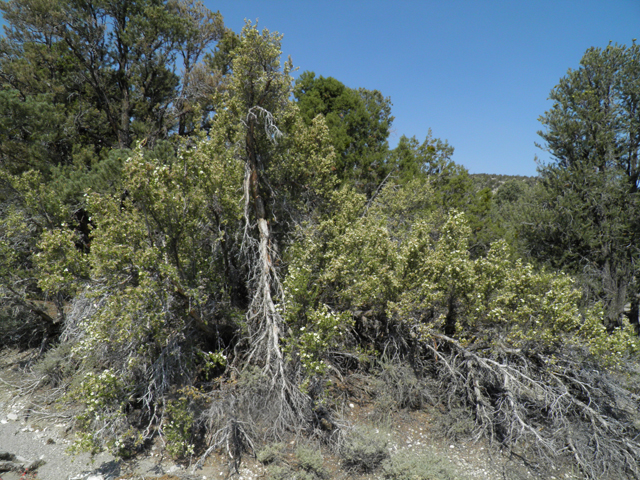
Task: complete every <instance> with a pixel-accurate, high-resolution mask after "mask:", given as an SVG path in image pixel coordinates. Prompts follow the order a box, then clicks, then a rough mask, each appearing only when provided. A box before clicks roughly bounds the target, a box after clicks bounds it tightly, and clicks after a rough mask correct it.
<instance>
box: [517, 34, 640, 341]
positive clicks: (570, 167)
mask: <svg viewBox="0 0 640 480" xmlns="http://www.w3.org/2000/svg"><path fill="white" fill-rule="evenodd" d="M638 71H640V46H638V45H636V44H635V43H634V44H632V45H631V46H629V47H626V46H619V45H609V46H607V47H606V48H604V49H600V48H590V49H589V50H587V52H586V53H585V54H584V56H583V58H582V60H581V62H580V68H578V69H577V70H570V71H569V72H568V73H567V75H566V76H564V77H563V78H562V79H560V82H559V83H558V85H557V86H556V87H555V88H554V89H553V90H552V92H551V95H550V98H551V100H552V101H553V102H554V103H553V106H552V107H551V108H550V109H549V111H547V112H545V114H544V115H543V116H542V117H541V118H540V121H541V122H542V124H543V126H544V130H543V131H541V132H539V134H540V136H541V137H542V139H543V140H544V148H545V149H546V150H547V151H548V152H549V153H550V154H551V155H552V158H553V161H552V162H551V163H549V164H547V165H543V166H542V167H541V168H540V175H541V183H542V184H541V185H540V187H539V188H538V189H536V192H535V197H534V198H533V199H532V203H533V205H534V210H533V211H530V212H526V213H528V214H529V215H528V216H526V217H524V218H522V219H521V221H522V224H521V226H520V228H519V233H520V236H521V238H522V239H523V240H524V242H525V248H526V249H527V250H529V251H530V252H531V254H532V255H533V256H534V257H535V258H536V259H538V260H539V261H541V262H543V263H547V264H550V265H552V266H553V267H554V268H563V269H565V270H567V271H570V272H572V273H575V274H579V275H580V278H581V281H582V284H583V286H584V288H585V291H586V294H587V301H588V302H590V303H594V302H596V301H602V302H603V305H604V308H605V316H606V324H607V326H608V328H609V329H612V328H614V327H615V326H617V325H620V322H621V320H620V318H621V315H622V314H623V312H625V305H626V304H627V303H631V308H630V311H627V312H626V313H627V315H628V317H629V318H630V319H631V321H632V322H633V323H637V322H638V298H637V295H636V294H637V291H638V284H637V261H636V259H637V257H638V249H637V246H638V244H639V242H638V234H639V233H640V232H639V231H638V228H637V221H636V218H635V214H634V213H633V212H635V211H636V210H637V204H638V198H639V197H638V186H639V184H638V178H639V173H640V166H639V164H638V154H639V152H640V144H639V143H638V140H637V139H638V135H639V132H640V124H639V123H638V120H637V112H638V108H639V104H638V102H639V101H640V100H639V99H640V95H639V92H640V87H639V85H638V82H637V78H638Z"/></svg>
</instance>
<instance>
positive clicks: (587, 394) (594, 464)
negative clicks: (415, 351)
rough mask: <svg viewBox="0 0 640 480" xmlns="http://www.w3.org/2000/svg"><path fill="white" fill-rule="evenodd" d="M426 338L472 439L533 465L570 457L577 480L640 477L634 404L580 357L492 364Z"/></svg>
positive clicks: (528, 357) (512, 358)
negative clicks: (470, 424) (581, 478)
mask: <svg viewBox="0 0 640 480" xmlns="http://www.w3.org/2000/svg"><path fill="white" fill-rule="evenodd" d="M430 337H431V338H432V339H435V340H436V341H437V342H438V343H439V344H440V345H439V348H437V350H436V347H435V346H434V345H433V343H432V342H431V340H430V341H427V342H424V345H423V346H424V348H425V349H426V350H427V351H430V352H431V354H432V355H433V359H434V361H435V362H436V364H437V367H438V373H437V374H438V377H439V379H440V382H441V383H440V385H441V389H442V390H441V391H442V393H443V398H444V399H445V401H446V402H447V403H448V404H449V406H453V405H454V404H455V403H456V402H457V403H458V404H459V403H460V400H461V399H463V400H462V403H463V404H466V405H468V406H472V407H473V408H474V409H475V417H476V424H477V432H476V433H477V436H478V437H479V436H485V437H487V438H490V439H492V440H495V441H498V442H500V443H501V444H502V445H503V446H505V447H507V448H508V449H510V450H512V451H514V452H519V453H520V454H521V455H527V454H530V453H534V454H535V456H536V457H537V458H538V459H539V461H540V465H539V466H542V465H544V464H545V463H548V464H550V463H552V462H553V461H554V460H555V459H558V458H559V457H562V456H571V457H573V459H574V461H575V463H576V464H577V465H578V466H579V467H580V469H581V470H582V472H583V474H584V475H585V478H590V479H596V478H613V477H616V478H625V477H626V478H639V477H640V464H639V461H638V458H640V442H638V435H639V434H640V431H638V429H637V428H636V427H635V426H634V421H635V422H637V420H638V419H639V418H640V415H639V413H640V412H639V411H638V403H637V401H634V396H633V394H632V393H631V392H628V391H625V390H623V389H621V388H620V387H615V382H614V381H613V380H612V379H611V378H610V377H609V376H608V375H607V374H606V373H604V372H600V371H598V370H595V369H593V368H590V367H591V366H590V365H589V364H587V363H583V364H580V363H578V362H579V360H577V359H578V358H579V357H580V355H579V354H580V353H581V352H577V351H571V352H567V354H566V355H565V356H557V355H556V357H555V358H554V359H552V358H545V357H544V356H543V355H541V354H540V353H530V354H526V353H522V352H521V353H519V354H517V355H513V354H511V355H509V354H505V355H504V356H502V357H501V358H500V359H497V358H491V357H489V356H482V355H480V354H478V353H476V352H474V351H472V350H471V349H470V348H467V347H464V346H462V345H461V344H460V343H459V342H457V341H456V340H454V339H452V338H450V337H447V336H445V335H439V334H431V335H430ZM614 388H615V389H617V391H615V392H614ZM622 404H624V405H625V407H623V408H621V405H622Z"/></svg>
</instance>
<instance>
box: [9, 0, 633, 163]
mask: <svg viewBox="0 0 640 480" xmlns="http://www.w3.org/2000/svg"><path fill="white" fill-rule="evenodd" d="M204 4H205V5H206V6H207V7H208V8H210V9H211V10H214V11H215V10H219V11H220V13H222V15H223V16H224V20H225V24H226V25H227V26H228V27H229V28H231V29H233V30H234V31H236V32H239V31H240V30H241V28H242V26H243V25H244V19H245V18H246V19H250V20H252V21H254V22H255V21H256V19H258V20H259V27H261V28H268V29H269V30H271V31H278V32H280V33H282V34H284V39H283V45H282V47H283V48H282V49H283V54H284V55H285V57H286V56H287V55H291V57H292V59H293V62H294V65H296V66H298V67H299V68H300V70H299V71H298V72H297V73H298V74H299V73H301V72H303V71H305V70H312V71H314V72H315V73H316V74H317V75H323V76H325V77H327V76H332V77H335V78H337V79H338V80H340V81H341V82H343V83H345V84H346V85H347V86H349V87H352V88H358V87H364V88H368V89H377V90H380V91H381V92H382V93H383V94H384V95H385V96H388V97H390V98H391V101H392V103H393V115H394V116H395V121H394V124H393V132H392V135H391V138H390V144H391V145H392V146H394V145H395V144H396V143H397V141H398V138H400V136H401V135H403V134H404V135H407V136H414V135H415V136H416V137H417V138H418V139H419V140H423V139H424V137H425V136H426V135H427V132H428V130H429V128H431V129H432V131H433V134H434V136H435V137H440V138H443V139H446V140H448V141H449V143H450V144H451V145H453V146H454V147H455V153H454V157H453V159H454V160H455V161H456V162H457V163H459V164H462V165H464V166H465V167H466V168H468V169H469V171H470V172H471V173H499V174H508V175H535V174H536V164H535V162H534V157H535V156H536V155H538V157H540V159H542V160H543V161H546V160H548V158H549V157H548V156H547V154H546V153H545V152H544V151H542V150H540V149H538V148H536V147H535V145H534V144H535V142H536V141H538V138H539V137H538V135H537V131H538V130H539V129H540V128H541V126H540V123H539V122H538V117H539V116H540V115H542V114H543V113H544V112H545V110H546V109H548V108H549V106H550V103H549V102H548V101H547V97H548V95H549V92H550V91H551V89H552V88H553V87H554V85H556V84H557V83H558V80H559V79H560V78H561V77H562V76H563V75H564V74H565V73H566V72H567V69H568V68H577V67H578V66H579V62H580V58H581V57H582V55H583V54H584V52H585V51H586V50H587V48H589V47H591V46H597V47H606V45H607V44H608V42H609V41H612V42H614V43H619V44H627V45H628V44H631V40H632V39H633V38H636V37H637V38H640V0H439V1H436V0H413V1H409V0H395V1H390V0H358V1H356V0H341V1H336V0H322V1H311V0H270V1H267V0H204ZM0 23H1V21H0Z"/></svg>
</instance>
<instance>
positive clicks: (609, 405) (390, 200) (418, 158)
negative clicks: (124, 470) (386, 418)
mask: <svg viewBox="0 0 640 480" xmlns="http://www.w3.org/2000/svg"><path fill="white" fill-rule="evenodd" d="M0 8H1V9H2V11H3V12H4V13H5V19H6V20H7V22H8V28H7V30H6V35H5V37H3V38H2V39H1V40H0V346H8V345H14V344H19V345H22V346H25V347H35V348H36V351H37V353H36V356H37V359H36V360H35V363H34V365H35V367H34V372H38V373H34V374H37V375H39V377H38V379H37V381H36V382H34V383H32V384H31V385H37V386H38V387H39V388H50V389H51V392H52V393H51V398H52V399H53V400H55V402H56V405H58V406H59V407H60V408H63V409H65V408H74V409H75V410H74V411H75V412H76V414H75V415H76V418H75V419H76V422H75V431H76V433H77V437H76V442H75V443H74V446H73V448H74V449H76V450H78V451H81V450H88V451H91V452H93V453H95V452H97V451H99V450H101V449H103V448H107V449H109V450H111V451H112V452H113V453H114V454H116V455H119V456H121V457H127V456H130V455H134V454H136V453H137V452H140V451H143V450H144V449H145V448H148V446H149V444H150V442H151V441H152V440H153V439H155V438H158V437H160V438H162V439H164V441H165V442H166V445H167V447H166V450H167V452H168V453H169V454H170V455H171V456H172V457H174V458H176V459H180V458H182V459H185V458H193V456H194V455H197V456H198V457H199V459H200V460H199V462H202V461H204V459H205V458H206V457H207V455H209V454H210V453H211V452H212V451H214V450H216V449H221V448H223V447H225V448H226V449H227V452H228V453H229V455H230V457H231V458H232V460H231V462H232V464H231V465H232V466H235V467H236V469H237V467H238V463H239V461H240V459H241V457H242V454H243V452H249V451H252V450H255V445H258V444H259V443H261V442H270V441H274V442H281V441H283V440H284V439H287V442H288V441H289V438H294V439H300V438H302V437H309V438H313V439H316V440H318V441H321V442H322V443H323V444H326V445H329V446H331V447H332V448H334V451H335V452H338V453H339V454H341V455H343V454H345V451H346V450H348V449H349V448H351V447H348V448H347V447H345V446H344V445H345V444H347V445H350V444H348V443H345V442H349V441H350V440H348V439H349V438H350V437H349V436H350V435H352V432H351V431H350V427H349V426H348V419H347V418H346V417H344V416H342V414H341V412H342V411H343V410H344V409H345V408H344V406H345V401H347V400H348V398H349V395H353V393H352V392H353V390H354V389H355V390H357V391H358V392H360V393H359V394H358V395H360V394H362V398H365V397H366V396H367V395H369V396H372V397H373V396H375V393H371V392H374V391H376V389H377V388H378V387H376V385H381V384H385V385H386V387H385V388H387V389H388V390H387V393H386V394H385V395H384V396H383V397H384V398H382V399H381V400H380V402H381V403H380V405H382V407H380V408H383V409H384V410H385V415H386V414H388V412H389V411H392V410H394V409H397V410H400V409H403V408H422V406H424V405H425V404H430V405H432V406H433V407H434V410H433V411H435V410H436V408H437V409H439V410H445V411H446V412H448V413H447V414H448V415H450V416H451V417H452V418H453V417H456V416H459V414H460V412H465V413H464V418H468V419H470V420H469V424H470V425H471V426H470V427H468V429H469V430H470V431H471V432H472V433H473V434H474V435H475V436H476V438H480V437H485V438H488V439H491V440H495V441H497V442H498V443H499V445H500V446H501V448H507V449H509V451H510V452H513V453H514V454H515V455H518V456H523V457H525V456H527V458H528V456H529V455H531V456H533V458H535V459H536V462H538V463H539V464H540V465H556V464H559V463H560V462H558V461H557V460H558V458H561V459H562V460H563V461H564V460H566V461H570V462H572V463H571V465H572V467H571V468H573V465H577V468H579V469H580V471H581V472H582V473H583V474H584V476H585V477H586V478H593V479H595V478H602V477H603V476H605V475H616V476H617V477H616V478H626V477H628V478H639V477H640V464H639V463H638V461H637V459H638V458H640V443H639V442H638V440H637V439H638V438H639V436H640V429H639V427H638V426H639V425H640V412H639V411H638V409H637V405H636V404H637V402H636V400H637V394H638V388H637V381H636V380H637V375H636V374H635V373H634V371H635V370H634V369H637V362H636V361H635V358H636V356H637V352H638V344H637V336H636V332H635V331H634V330H633V328H632V327H631V326H630V325H629V322H627V321H626V320H625V318H624V317H621V313H624V312H626V313H628V314H630V313H632V312H629V311H627V310H629V309H626V310H625V302H630V303H631V305H632V307H631V309H630V310H631V311H632V310H633V308H636V313H637V297H634V295H635V293H637V288H638V287H637V280H636V277H637V258H638V252H637V250H636V248H637V247H636V244H637V243H638V241H637V240H638V238H637V236H638V228H637V226H638V222H637V218H635V216H634V210H630V209H629V206H631V207H632V208H636V207H637V205H636V203H637V191H638V188H637V187H638V184H637V182H638V174H637V169H638V165H637V161H638V158H637V156H638V155H637V154H638V152H637V150H638V141H639V138H638V135H639V134H638V117H637V112H638V110H637V101H638V99H639V98H640V95H639V94H638V93H639V92H637V87H638V82H637V78H638V77H639V76H638V75H637V74H636V73H637V71H638V65H637V64H638V47H636V46H635V44H634V45H632V46H631V47H629V48H627V47H619V46H609V47H608V48H607V49H604V50H598V49H591V50H589V51H588V52H587V54H586V55H585V57H584V58H583V61H582V67H581V68H580V69H579V70H576V71H570V72H569V73H568V74H567V76H566V77H565V78H563V79H562V80H561V82H560V84H559V85H558V86H557V87H556V88H555V89H554V90H553V92H552V98H553V99H554V101H555V104H554V106H553V108H552V109H551V110H550V111H549V112H547V113H546V114H545V115H544V116H543V117H542V122H543V125H544V126H545V128H546V129H545V130H544V131H543V133H542V134H541V135H542V137H543V139H544V141H545V142H546V143H545V147H546V148H548V149H549V151H550V152H551V153H552V155H554V161H553V162H552V163H550V164H548V165H545V166H543V167H542V168H541V170H540V173H541V175H540V179H538V180H537V181H534V180H532V181H525V180H523V179H513V178H512V179H508V180H507V181H506V182H503V183H502V184H500V185H498V184H497V183H500V182H497V183H496V182H494V181H493V179H487V178H478V177H477V176H472V175H469V173H468V172H467V170H466V169H465V168H464V167H462V166H460V165H457V164H456V163H455V162H454V161H453V159H452V156H453V152H454V150H453V147H452V146H451V145H449V144H448V142H446V141H443V140H440V139H438V138H434V137H433V135H432V133H431V131H429V132H428V134H427V135H426V137H425V139H424V140H422V141H421V140H419V139H417V138H415V137H413V138H408V137H406V136H401V137H400V139H399V142H398V145H397V146H396V147H395V148H393V149H392V148H390V147H389V144H388V137H389V132H390V128H391V124H392V122H393V116H392V115H391V101H390V100H389V99H388V98H385V97H384V96H383V95H382V94H381V93H380V92H378V91H376V90H366V89H362V88H360V89H353V88H349V87H346V86H345V85H344V84H342V83H341V82H339V81H338V80H336V79H334V78H331V77H328V78H325V77H322V76H320V77H316V76H315V74H314V73H313V72H305V73H303V74H301V75H300V77H299V78H298V80H295V81H294V78H293V77H292V72H293V71H294V67H293V64H292V61H291V60H287V61H282V58H281V56H282V52H281V39H282V36H281V35H280V34H278V33H274V32H271V31H269V30H267V29H262V30H259V29H258V28H257V26H255V25H253V24H251V22H246V23H245V26H244V28H243V29H242V31H241V32H237V33H236V32H232V31H231V30H228V29H225V27H224V25H223V23H222V18H221V17H220V15H219V14H217V13H213V12H210V11H208V10H207V9H206V8H204V7H203V6H202V5H201V4H200V3H196V2H190V1H184V0H167V1H162V0H135V1H125V0H86V1H76V0H56V1H55V2H53V3H47V2H42V1H40V0H11V1H7V2H3V3H1V4H0ZM523 257H524V258H523ZM585 292H586V295H585ZM634 298H635V299H636V300H634ZM634 302H635V303H634ZM633 305H635V307H633ZM629 316H631V317H632V315H629ZM621 372H624V373H625V375H627V376H625V375H620V373H621ZM627 378H628V379H629V380H628V381H627V380H626V379H627ZM359 385H360V386H359ZM362 385H364V386H362ZM34 388H35V387H34ZM389 392H391V393H389ZM385 402H386V403H385ZM634 402H635V403H634ZM621 405H622V406H621ZM629 405H635V406H633V407H630V406H629ZM376 408H378V407H376ZM612 412H613V413H612ZM465 428H467V427H465ZM345 438H346V439H347V440H345ZM351 446H353V445H351ZM349 455H351V454H349ZM346 463H348V462H346V461H345V464H346ZM371 468H374V466H372V467H371ZM283 475H284V474H283ZM625 476H626V477H625ZM279 478H280V477H279Z"/></svg>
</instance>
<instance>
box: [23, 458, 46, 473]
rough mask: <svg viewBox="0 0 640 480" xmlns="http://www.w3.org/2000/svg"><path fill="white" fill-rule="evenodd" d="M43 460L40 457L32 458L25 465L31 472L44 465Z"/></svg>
mask: <svg viewBox="0 0 640 480" xmlns="http://www.w3.org/2000/svg"><path fill="white" fill-rule="evenodd" d="M45 463H47V462H45V461H44V460H42V458H40V459H38V460H34V461H33V462H31V463H30V464H29V466H28V467H27V470H29V471H30V472H33V471H34V470H37V469H39V468H40V467H41V466H42V465H44V464H45Z"/></svg>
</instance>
